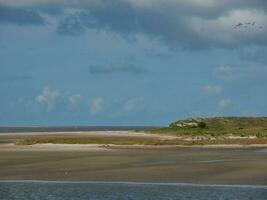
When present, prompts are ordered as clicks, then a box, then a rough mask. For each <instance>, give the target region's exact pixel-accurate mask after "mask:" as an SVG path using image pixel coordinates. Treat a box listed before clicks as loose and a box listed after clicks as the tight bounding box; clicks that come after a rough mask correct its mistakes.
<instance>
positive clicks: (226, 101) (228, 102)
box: [218, 99, 231, 109]
mask: <svg viewBox="0 0 267 200" xmlns="http://www.w3.org/2000/svg"><path fill="white" fill-rule="evenodd" d="M230 105H231V100H229V99H222V100H220V101H219V102H218V107H219V108H220V109H225V108H228V107H229V106H230Z"/></svg>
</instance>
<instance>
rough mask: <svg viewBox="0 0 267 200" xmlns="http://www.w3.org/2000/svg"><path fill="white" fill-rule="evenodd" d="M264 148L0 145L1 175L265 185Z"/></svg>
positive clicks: (266, 158) (266, 157)
mask: <svg viewBox="0 0 267 200" xmlns="http://www.w3.org/2000/svg"><path fill="white" fill-rule="evenodd" d="M266 169H267V153H266V150H265V148H214V147H213V148H205V147H201V148H197V147H184V148H181V147H169V148H167V147H164V148H163V147H162V148H157V147H156V148H146V147H138V148H137V147H134V148H131V147H109V148H108V150H102V149H101V150H100V151H96V150H93V151H91V150H90V148H89V150H79V149H76V150H72V149H66V150H62V149H60V150H56V149H54V150H53V151H51V150H49V148H48V149H47V150H45V149H42V150H34V151H31V150H27V151H24V150H23V151H6V150H3V151H1V149H0V180H51V181H132V182H158V183H164V182H165V183H169V182H173V183H181V182H182V183H195V184H238V185H240V184H241V185H267V173H266Z"/></svg>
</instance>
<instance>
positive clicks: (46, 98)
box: [36, 87, 59, 111]
mask: <svg viewBox="0 0 267 200" xmlns="http://www.w3.org/2000/svg"><path fill="white" fill-rule="evenodd" d="M58 96H59V91H57V90H53V89H51V88H49V87H44V89H43V91H42V93H41V94H40V95H38V96H37V97H36V101H37V102H38V103H43V104H46V106H47V111H50V110H51V109H52V108H53V107H54V104H55V101H56V99H57V98H58Z"/></svg>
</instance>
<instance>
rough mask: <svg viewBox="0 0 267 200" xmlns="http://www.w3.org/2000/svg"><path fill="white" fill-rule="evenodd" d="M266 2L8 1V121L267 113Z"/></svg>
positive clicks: (1, 21) (3, 25)
mask: <svg viewBox="0 0 267 200" xmlns="http://www.w3.org/2000/svg"><path fill="white" fill-rule="evenodd" d="M266 55H267V3H266V0H253V1H251V0H220V1H218V0H75V1H74V0H68V1H67V0H39V1H36V0H8V1H7V0H0V94H1V96H0V125H2V126H6V125H8V126H37V125H42V126H50V125H124V126H126V125H134V126H135V125H147V126H150V125H151V126H165V125H168V124H169V123H171V122H172V121H175V120H178V119H184V118H191V117H213V116H266V115H267V103H266V102H267V56H266Z"/></svg>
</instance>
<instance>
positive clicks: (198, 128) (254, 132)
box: [149, 117, 267, 137]
mask: <svg viewBox="0 0 267 200" xmlns="http://www.w3.org/2000/svg"><path fill="white" fill-rule="evenodd" d="M149 132H150V133H158V134H168V135H175V136H211V137H220V136H240V137H248V136H256V137H267V117H215V118H198V119H188V120H179V121H176V122H173V123H171V124H170V126H169V127H166V128H160V129H154V130H150V131H149Z"/></svg>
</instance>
